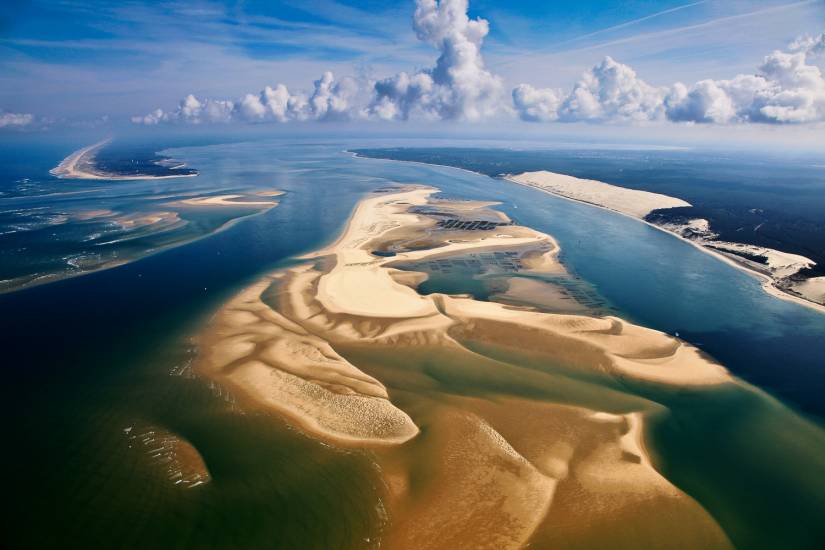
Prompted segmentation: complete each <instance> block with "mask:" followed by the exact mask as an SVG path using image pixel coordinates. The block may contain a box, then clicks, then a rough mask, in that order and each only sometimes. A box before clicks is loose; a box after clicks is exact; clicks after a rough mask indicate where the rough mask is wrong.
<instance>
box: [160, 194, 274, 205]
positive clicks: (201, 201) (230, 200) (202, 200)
mask: <svg viewBox="0 0 825 550" xmlns="http://www.w3.org/2000/svg"><path fill="white" fill-rule="evenodd" d="M258 194H259V195H260V193H258ZM280 195H283V191H269V192H267V195H265V196H267V197H277V196H280ZM261 196H264V195H261ZM242 197H243V195H215V196H209V197H194V198H191V199H183V200H180V201H175V202H172V203H169V204H170V205H172V206H234V207H236V208H237V207H258V206H263V207H271V206H277V205H278V202H277V201H254V200H242V201H239V200H238V199H240V198H242Z"/></svg>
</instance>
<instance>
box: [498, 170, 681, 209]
mask: <svg viewBox="0 0 825 550" xmlns="http://www.w3.org/2000/svg"><path fill="white" fill-rule="evenodd" d="M505 179H507V180H509V181H512V182H515V183H519V184H521V185H527V186H530V187H535V188H536V189H540V190H542V191H546V192H548V193H553V194H556V195H561V196H562V197H567V198H569V199H574V200H577V201H581V202H587V203H590V204H595V205H597V206H602V207H604V208H608V209H610V210H615V211H617V212H621V213H622V214H627V215H628V216H633V217H634V218H644V217H645V216H647V215H648V214H650V213H651V212H653V211H654V210H658V209H660V208H676V207H678V206H691V204H690V203H689V202H685V201H683V200H682V199H677V198H674V197H669V196H667V195H661V194H659V193H650V192H648V191H638V190H636V189H627V188H625V187H619V186H617V185H610V184H609V183H604V182H601V181H596V180H587V179H582V178H576V177H573V176H567V175H565V174H556V173H554V172H547V171H545V170H542V171H539V172H524V173H523V174H517V175H514V176H507V177H506V178H505Z"/></svg>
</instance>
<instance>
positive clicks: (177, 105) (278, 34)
mask: <svg viewBox="0 0 825 550" xmlns="http://www.w3.org/2000/svg"><path fill="white" fill-rule="evenodd" d="M823 69H825V0H802V1H798V0H797V1H793V0H705V1H685V0H675V1H652V0H631V1H623V2H619V1H614V0H581V1H578V2H567V1H526V0H507V1H500V0H469V2H468V0H440V1H439V0H401V1H398V0H396V1H379V0H361V1H354V0H267V1H262V0H247V1H224V2H220V1H215V2H199V1H175V2H157V1H155V2H141V1H121V2H99V1H85V2H83V1H77V0H50V1H45V0H33V1H19V0H6V1H5V2H3V4H2V6H0V131H31V130H34V129H37V130H41V131H42V130H45V129H49V128H54V127H66V126H79V127H95V126H103V127H105V126H111V125H114V126H121V125H132V126H158V127H161V126H182V125H200V126H205V125H220V124H233V125H234V124H239V125H243V124H247V125H252V124H254V125H260V124H271V125H285V124H290V123H292V124H308V123H319V124H322V123H335V124H338V125H340V124H352V125H361V126H363V125H368V126H369V125H379V126H380V125H387V124H395V125H396V126H395V127H400V126H401V125H402V124H410V125H421V124H427V123H435V122H438V123H450V124H454V125H468V127H469V128H472V127H473V125H477V126H478V127H481V126H484V125H491V124H492V125H502V124H504V125H508V127H521V126H524V127H525V128H527V127H541V128H551V127H564V126H566V125H573V126H583V127H593V128H595V127H608V126H609V127H613V128H615V127H632V128H649V127H665V128H672V129H678V131H680V132H688V131H696V132H708V130H707V128H708V127H714V128H720V127H725V128H732V127H748V128H751V129H752V131H756V132H768V133H769V134H771V135H775V134H776V133H777V132H780V133H782V132H786V133H789V134H790V133H791V132H797V133H799V132H803V133H807V134H808V135H811V133H812V132H813V133H814V134H815V133H816V132H817V131H821V130H823V129H825V78H824V77H823ZM693 127H697V128H702V129H700V130H689V129H688V128H693ZM778 128H781V129H778ZM790 128H794V130H790ZM531 131H533V130H531ZM737 131H738V130H737Z"/></svg>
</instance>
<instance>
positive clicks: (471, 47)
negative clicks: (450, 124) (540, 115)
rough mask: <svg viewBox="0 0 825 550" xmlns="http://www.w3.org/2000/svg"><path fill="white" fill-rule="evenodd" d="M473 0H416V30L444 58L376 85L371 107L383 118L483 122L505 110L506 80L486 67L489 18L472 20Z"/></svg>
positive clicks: (420, 37)
mask: <svg viewBox="0 0 825 550" xmlns="http://www.w3.org/2000/svg"><path fill="white" fill-rule="evenodd" d="M467 7H468V6H467V0H440V1H437V0H416V9H415V14H414V16H413V28H414V29H415V32H416V35H417V36H418V38H419V40H422V41H424V42H427V43H428V44H430V45H432V46H433V47H434V48H436V49H437V50H438V51H439V52H440V55H439V57H438V60H437V61H436V65H435V67H433V68H430V69H425V70H422V71H418V72H417V73H414V74H412V75H411V74H408V73H406V72H401V73H398V74H397V75H395V76H392V77H389V78H386V79H383V80H380V81H378V82H376V83H375V84H374V97H373V99H372V101H371V102H370V105H369V106H368V108H367V112H368V114H369V115H371V116H375V117H377V118H380V119H384V120H390V119H401V120H406V119H408V118H410V117H423V118H428V119H447V120H479V119H482V118H486V117H489V116H492V115H494V114H496V113H497V112H499V111H500V110H501V109H502V107H503V102H502V83H501V79H500V78H499V77H497V76H495V75H494V74H492V73H491V72H489V71H488V70H487V69H485V67H484V60H483V58H482V56H481V45H482V43H483V41H484V37H485V36H487V33H489V31H490V29H489V25H488V23H487V21H486V20H485V19H480V18H478V19H470V18H469V17H468V16H467Z"/></svg>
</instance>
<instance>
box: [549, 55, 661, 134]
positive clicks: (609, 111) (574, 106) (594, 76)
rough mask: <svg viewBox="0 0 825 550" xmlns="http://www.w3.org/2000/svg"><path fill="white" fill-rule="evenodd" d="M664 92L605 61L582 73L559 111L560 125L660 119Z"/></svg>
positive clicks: (620, 67) (627, 69)
mask: <svg viewBox="0 0 825 550" xmlns="http://www.w3.org/2000/svg"><path fill="white" fill-rule="evenodd" d="M663 94H664V90H663V89H662V88H655V87H653V86H651V85H649V84H647V83H646V82H645V81H644V80H642V79H640V78H639V77H637V76H636V72H635V71H634V70H633V69H631V68H630V67H629V66H627V65H624V64H622V63H618V62H616V61H615V60H614V59H613V58H611V57H609V56H608V57H605V58H604V60H603V61H602V62H601V63H600V64H599V65H596V66H595V67H593V68H592V69H590V70H589V71H587V72H586V73H584V74H583V75H582V77H581V79H580V80H579V81H578V82H577V83H576V85H575V86H574V87H573V91H572V92H570V94H569V95H568V96H567V97H566V98H565V99H564V101H563V102H562V104H561V106H560V107H559V119H560V120H563V121H578V120H586V121H591V122H601V121H619V122H640V121H645V120H655V119H657V118H660V116H661V112H662V97H663Z"/></svg>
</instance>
